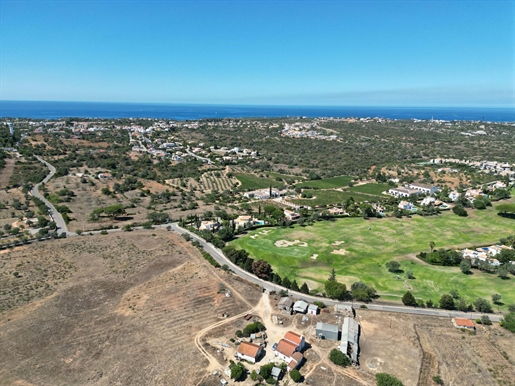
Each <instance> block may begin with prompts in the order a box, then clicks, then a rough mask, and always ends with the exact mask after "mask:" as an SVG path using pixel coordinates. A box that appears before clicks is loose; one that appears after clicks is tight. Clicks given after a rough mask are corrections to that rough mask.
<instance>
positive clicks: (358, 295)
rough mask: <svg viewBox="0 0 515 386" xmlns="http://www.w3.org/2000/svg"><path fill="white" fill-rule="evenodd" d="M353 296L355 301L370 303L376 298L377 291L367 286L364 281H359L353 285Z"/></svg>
mask: <svg viewBox="0 0 515 386" xmlns="http://www.w3.org/2000/svg"><path fill="white" fill-rule="evenodd" d="M351 295H352V297H353V298H354V299H355V300H358V301H360V302H368V301H370V300H371V299H372V298H374V297H375V296H376V290H375V288H374V287H372V286H367V285H366V284H365V283H363V282H362V281H357V282H354V283H352V285H351Z"/></svg>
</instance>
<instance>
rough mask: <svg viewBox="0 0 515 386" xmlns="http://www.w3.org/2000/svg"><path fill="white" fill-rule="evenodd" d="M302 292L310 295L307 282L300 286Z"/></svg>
mask: <svg viewBox="0 0 515 386" xmlns="http://www.w3.org/2000/svg"><path fill="white" fill-rule="evenodd" d="M300 292H302V293H303V294H309V287H308V285H307V284H306V282H304V283H302V285H301V286H300Z"/></svg>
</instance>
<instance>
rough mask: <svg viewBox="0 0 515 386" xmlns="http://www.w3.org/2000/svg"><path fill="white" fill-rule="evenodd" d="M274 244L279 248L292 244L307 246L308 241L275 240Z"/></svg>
mask: <svg viewBox="0 0 515 386" xmlns="http://www.w3.org/2000/svg"><path fill="white" fill-rule="evenodd" d="M274 244H275V246H276V247H279V248H282V247H290V246H292V245H297V246H298V247H307V246H308V243H305V242H303V241H300V240H295V241H288V240H277V241H276V242H275V243H274Z"/></svg>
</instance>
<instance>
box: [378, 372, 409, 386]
mask: <svg viewBox="0 0 515 386" xmlns="http://www.w3.org/2000/svg"><path fill="white" fill-rule="evenodd" d="M376 382H377V386H404V385H403V384H402V382H401V381H399V380H398V379H397V378H395V377H394V376H393V375H390V374H387V373H377V374H376Z"/></svg>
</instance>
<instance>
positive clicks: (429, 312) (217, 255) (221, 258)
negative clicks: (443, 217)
mask: <svg viewBox="0 0 515 386" xmlns="http://www.w3.org/2000/svg"><path fill="white" fill-rule="evenodd" d="M36 158H37V159H38V160H39V161H40V162H42V163H44V164H45V165H46V166H47V167H48V168H49V169H50V173H49V174H48V175H47V176H46V177H45V179H44V180H43V181H41V182H40V183H39V184H36V185H34V187H33V188H32V190H31V191H30V193H31V194H32V195H33V196H34V197H37V198H39V199H41V200H42V201H43V202H44V203H45V205H46V206H47V208H48V210H49V214H50V216H51V217H52V220H53V221H55V223H56V224H57V227H58V229H59V230H60V233H63V232H64V233H66V235H67V236H77V234H76V233H73V232H69V231H68V228H67V226H66V223H65V222H64V219H63V217H62V216H61V214H60V213H59V212H57V210H56V209H55V207H54V206H53V205H52V203H50V202H49V201H48V200H47V199H45V198H44V197H43V196H42V195H41V194H40V193H39V189H38V188H39V186H40V185H41V184H45V183H47V182H48V181H49V180H50V179H51V178H52V177H53V176H54V174H55V172H56V169H55V167H53V166H52V165H50V164H49V163H48V162H46V161H45V160H44V159H42V158H41V157H39V156H37V157H36ZM168 226H170V227H171V229H172V230H174V231H175V232H177V233H179V234H185V233H186V234H188V235H189V236H190V237H191V238H192V239H193V240H196V241H198V242H199V243H200V245H202V248H203V249H204V250H205V251H206V252H207V253H209V254H210V255H211V256H212V257H213V259H215V260H216V261H217V262H218V263H219V264H220V265H227V266H228V267H229V268H230V269H231V270H232V271H233V272H234V273H235V274H236V275H238V276H239V277H241V278H243V279H245V280H248V281H250V282H252V283H255V284H257V285H259V286H261V287H262V288H264V289H265V290H266V291H268V292H270V291H278V290H281V289H286V288H283V287H281V286H278V285H277V284H274V283H271V282H268V281H265V280H262V279H260V278H258V277H257V276H255V275H253V274H251V273H249V272H247V271H245V270H243V269H242V268H240V267H238V266H237V265H235V264H233V263H232V262H231V261H230V260H229V259H228V258H227V257H225V255H224V254H223V252H222V251H221V250H220V249H219V248H216V247H215V246H214V245H213V244H211V243H208V242H207V241H206V240H204V239H202V238H201V237H199V236H197V235H196V234H194V233H192V232H190V231H188V230H187V229H184V228H181V227H180V226H179V224H178V223H170V224H162V225H158V226H155V227H157V228H166V227H168ZM133 229H134V230H137V229H142V228H141V227H135V228H133ZM119 231H120V229H112V230H109V231H108V232H109V233H111V232H119ZM92 233H99V232H92ZM288 292H289V293H290V294H291V295H293V296H294V297H295V298H297V299H302V300H304V301H307V302H315V301H323V302H324V303H325V304H326V305H336V304H346V305H351V306H353V307H361V306H365V307H366V308H367V309H369V310H373V311H383V312H396V313H401V314H413V315H424V316H435V317H441V318H453V317H460V318H466V319H478V318H480V317H481V316H482V315H483V314H481V313H475V312H461V311H447V310H440V309H435V308H414V307H406V306H392V305H381V304H374V303H367V304H365V303H360V302H342V301H338V300H332V299H328V298H321V297H318V296H311V295H307V294H303V293H300V292H296V291H292V290H288ZM488 316H489V318H490V320H492V321H493V322H499V321H500V320H501V318H502V315H499V314H488Z"/></svg>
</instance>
